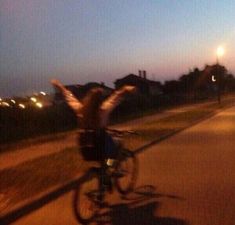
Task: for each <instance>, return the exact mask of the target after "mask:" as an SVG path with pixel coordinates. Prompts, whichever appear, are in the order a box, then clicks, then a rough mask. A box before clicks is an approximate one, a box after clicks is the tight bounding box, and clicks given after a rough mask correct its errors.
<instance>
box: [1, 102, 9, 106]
mask: <svg viewBox="0 0 235 225" xmlns="http://www.w3.org/2000/svg"><path fill="white" fill-rule="evenodd" d="M2 106H6V107H9V106H10V105H9V103H7V102H2Z"/></svg>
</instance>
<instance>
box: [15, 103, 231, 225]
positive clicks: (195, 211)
mask: <svg viewBox="0 0 235 225" xmlns="http://www.w3.org/2000/svg"><path fill="white" fill-rule="evenodd" d="M234 124H235V107H233V108H230V109H228V110H226V111H223V112H220V113H219V114H217V115H216V116H214V117H212V118H210V119H208V120H206V121H204V122H202V123H200V124H197V125H195V126H193V127H191V128H189V129H186V130H184V131H183V132H181V133H178V134H177V135H175V136H173V137H171V138H169V139H167V140H165V141H163V142H161V143H159V144H157V145H154V146H152V147H150V148H148V149H146V150H145V151H143V152H141V153H140V154H139V155H138V158H139V161H140V173H139V180H138V184H137V187H136V192H135V193H133V194H131V195H129V196H127V199H128V200H122V199H120V198H119V196H118V195H117V194H114V195H112V196H109V200H110V209H109V210H110V211H109V212H108V214H107V215H108V218H109V220H110V222H109V223H102V224H113V225H188V224H190V225H191V224H193V225H212V224H213V225H221V224H223V225H234V224H235V147H234V146H235V126H234ZM71 201H72V193H68V194H66V195H64V196H62V197H61V198H59V199H58V200H56V201H54V202H52V203H50V204H48V205H47V206H45V207H43V208H42V209H39V210H37V211H35V212H34V213H32V214H31V215H28V216H26V217H24V218H22V219H20V220H19V221H17V222H15V223H13V224H14V225H41V224H43V225H47V224H48V225H60V224H61V225H62V224H63V225H73V224H78V223H77V222H76V220H75V218H74V216H73V214H72V204H71ZM94 224H95V223H94Z"/></svg>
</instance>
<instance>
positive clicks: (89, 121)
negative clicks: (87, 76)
mask: <svg viewBox="0 0 235 225" xmlns="http://www.w3.org/2000/svg"><path fill="white" fill-rule="evenodd" d="M103 93H104V90H103V89H102V88H93V89H91V90H90V91H89V92H88V93H87V95H86V96H85V97H84V99H83V123H84V124H83V126H85V127H87V128H97V127H98V126H99V122H100V118H99V108H100V105H101V103H102V101H103Z"/></svg>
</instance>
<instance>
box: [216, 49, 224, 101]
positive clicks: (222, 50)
mask: <svg viewBox="0 0 235 225" xmlns="http://www.w3.org/2000/svg"><path fill="white" fill-rule="evenodd" d="M223 55H224V48H223V46H219V47H218V48H217V49H216V75H217V82H218V83H217V89H218V90H217V99H218V103H219V104H220V102H221V90H220V89H221V82H220V81H221V77H219V68H218V67H219V59H220V58H221V57H222V56H223Z"/></svg>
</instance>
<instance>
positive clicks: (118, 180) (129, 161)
mask: <svg viewBox="0 0 235 225" xmlns="http://www.w3.org/2000/svg"><path fill="white" fill-rule="evenodd" d="M116 171H117V173H118V174H119V175H118V176H117V177H115V179H114V183H115V186H116V187H117V190H118V192H119V193H121V194H128V193H129V192H131V191H133V189H134V187H135V184H136V181H137V176H138V160H137V158H136V156H135V154H134V153H133V152H131V151H129V150H121V156H120V160H119V162H118V164H117V167H116Z"/></svg>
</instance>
